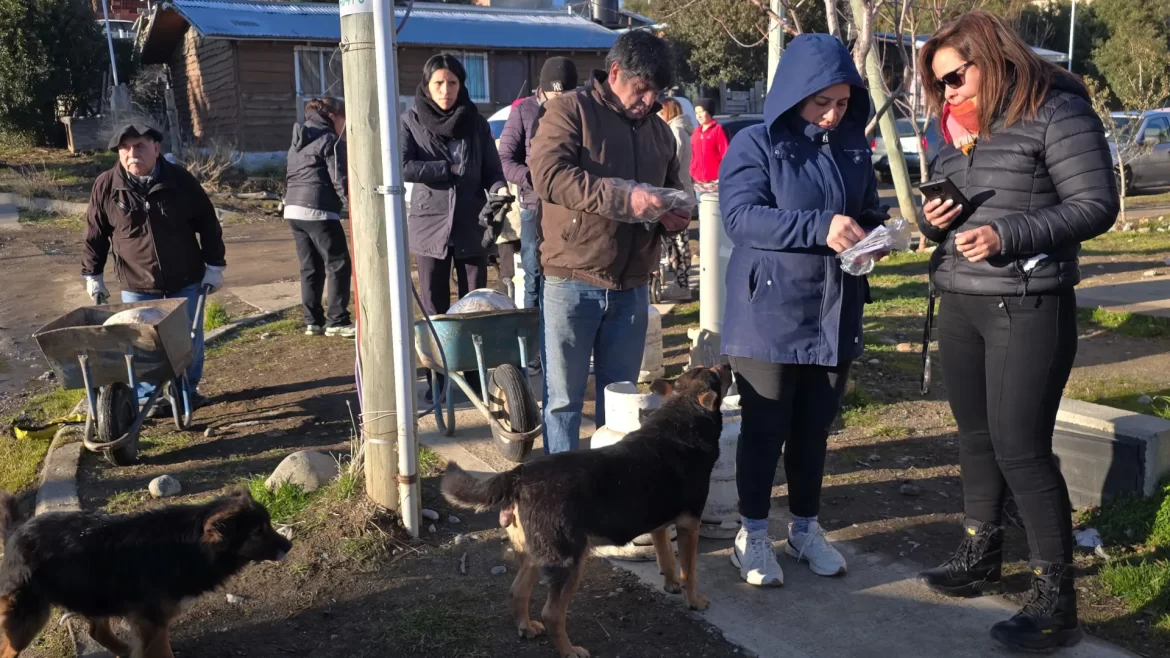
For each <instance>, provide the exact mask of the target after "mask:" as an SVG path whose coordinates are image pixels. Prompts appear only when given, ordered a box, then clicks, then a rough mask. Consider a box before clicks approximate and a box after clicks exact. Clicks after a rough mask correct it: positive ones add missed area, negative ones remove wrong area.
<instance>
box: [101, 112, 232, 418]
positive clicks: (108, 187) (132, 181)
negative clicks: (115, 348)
mask: <svg viewBox="0 0 1170 658" xmlns="http://www.w3.org/2000/svg"><path fill="white" fill-rule="evenodd" d="M162 138H163V137H162V133H161V132H159V131H158V130H157V129H155V128H153V127H150V126H147V125H143V124H127V125H124V126H121V127H119V128H118V129H117V130H115V132H114V134H113V136H112V137H111V138H110V143H109V148H110V150H111V151H114V152H116V153H117V154H118V162H117V163H116V164H115V165H114V167H113V168H112V169H110V170H109V171H107V172H105V173H103V174H102V175H100V176H98V178H97V180H96V181H95V182H94V185H93V191H92V192H91V193H90V197H89V210H88V211H87V213H86V217H85V238H84V246H85V256H84V260H83V262H82V266H81V274H82V276H83V277H84V279H85V290H86V292H87V293H88V294H89V296H90V297H92V298H93V300H94V302H95V303H98V304H102V303H105V301H106V299H107V298H108V297H109V295H110V291H109V290H108V289H107V288H106V284H105V280H104V277H103V272H104V270H105V265H106V256H107V255H108V254H109V252H110V247H111V246H112V247H113V250H114V270H115V274H116V275H117V277H118V280H119V281H120V282H121V286H122V302H123V303H130V302H142V301H151V300H156V299H174V298H183V299H186V300H187V312H188V314H194V313H195V308H196V306H197V304H198V299H199V296H200V295H201V294H204V293H207V294H211V293H213V292H215V291H216V290H219V289H220V288H221V287H223V270H224V268H225V267H226V266H227V263H226V262H225V261H224V244H223V233H222V231H221V229H220V226H219V219H218V218H217V217H216V214H215V207H214V206H212V204H211V199H210V198H209V197H208V196H207V193H206V192H205V191H204V190H203V187H202V186H201V185H200V184H199V181H197V180H195V177H194V176H192V175H191V174H190V173H188V172H187V171H186V170H185V169H183V168H182V167H180V166H178V165H175V164H171V163H170V162H168V161H167V160H166V159H164V158H161V157H159V152H160V151H161V145H162ZM193 338H194V345H193V350H194V354H193V356H194V358H193V359H192V361H191V364H190V366H188V368H187V379H188V383H189V386H190V390H191V395H190V401H191V408H192V409H196V408H198V407H200V406H202V405H203V404H204V403H205V402H206V400H205V399H204V398H203V396H201V395H199V393H198V392H197V387H198V385H199V380H200V378H201V377H202V375H203V327H202V326H200V327H196V328H195V331H194V336H193ZM153 388H154V384H152V383H148V382H141V383H139V384H138V397H139V399H140V400H145V399H147V398H149V397H150V394H151V393H152V392H153ZM160 406H161V407H164V408H159V407H160ZM165 406H166V405H163V404H161V403H160V405H159V406H156V407H155V411H154V413H153V414H152V415H169V414H170V413H171V410H170V409H168V408H165Z"/></svg>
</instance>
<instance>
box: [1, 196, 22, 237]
mask: <svg viewBox="0 0 1170 658" xmlns="http://www.w3.org/2000/svg"><path fill="white" fill-rule="evenodd" d="M8 196H9V195H7V194H4V195H0V231H3V230H15V229H19V228H20V224H19V223H18V222H19V221H20V208H18V207H17V206H16V204H15V203H12V201H11V200H10V199H8V198H7V197H8Z"/></svg>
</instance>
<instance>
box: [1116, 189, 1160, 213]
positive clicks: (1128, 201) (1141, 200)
mask: <svg viewBox="0 0 1170 658" xmlns="http://www.w3.org/2000/svg"><path fill="white" fill-rule="evenodd" d="M1125 206H1126V209H1127V210H1128V209H1130V208H1133V209H1134V210H1137V209H1140V208H1153V207H1156V206H1170V192H1163V193H1161V194H1141V195H1130V196H1127V197H1125Z"/></svg>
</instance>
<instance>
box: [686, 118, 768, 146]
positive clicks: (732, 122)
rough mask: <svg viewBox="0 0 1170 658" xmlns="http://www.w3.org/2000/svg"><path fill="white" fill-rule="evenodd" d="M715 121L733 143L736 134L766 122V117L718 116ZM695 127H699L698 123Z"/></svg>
mask: <svg viewBox="0 0 1170 658" xmlns="http://www.w3.org/2000/svg"><path fill="white" fill-rule="evenodd" d="M715 120H716V121H718V122H719V125H721V126H723V132H724V133H726V134H727V141H729V142H730V141H731V140H732V138H734V137H735V134H736V133H738V132H739V131H741V130H743V129H744V128H747V127H749V126H754V125H756V124H758V123H763V122H764V115H762V114H717V115H715ZM695 125H698V123H697V122H696V124H695Z"/></svg>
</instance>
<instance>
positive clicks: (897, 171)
mask: <svg viewBox="0 0 1170 658" xmlns="http://www.w3.org/2000/svg"><path fill="white" fill-rule="evenodd" d="M868 1H869V0H849V7H850V9H852V11H853V24H854V25H855V26H856V27H857V32H858V34H857V40H858V41H861V40H862V39H868V40H870V41H871V45H870V47H869V49H868V52H867V53H866V55H865V70H863V71H859V73H861V75H862V77H865V78H868V84H869V96H870V98H871V99H873V105H874V107H875V108H878V109H880V108H883V107H887V106H889V105H891V104H890V103H889V96H888V95H887V94H886V89H885V85H884V84H882V62H881V58H880V57H878V53H877V47H876V44H872V40H873V15H872V14H871V13H870V7H869V4H868ZM896 38H898V39H901V35H896ZM891 110H892V107H887V109H886V112H885V113H884V114H882V116H881V119H880V120H878V129H879V130H881V133H882V141H883V142H885V144H886V156H887V157H888V158H889V160H890V177H891V178H893V179H894V190H895V191H896V192H897V195H898V208H899V209H900V210H901V211H902V216H903V217H905V218H906V221H908V222H913V221H914V218H915V217H916V216H917V214H918V206H917V205H916V204H915V203H914V192H913V189H912V188H911V186H910V172H909V170H908V169H906V156H905V155H904V154H903V153H902V142H901V140H900V139H899V138H898V124H897V123H896V122H895V121H894V115H893V112H892V111H891ZM925 158H926V154H925V153H923V154H921V159H922V160H923V162H922V165H921V166H926V162H925Z"/></svg>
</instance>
